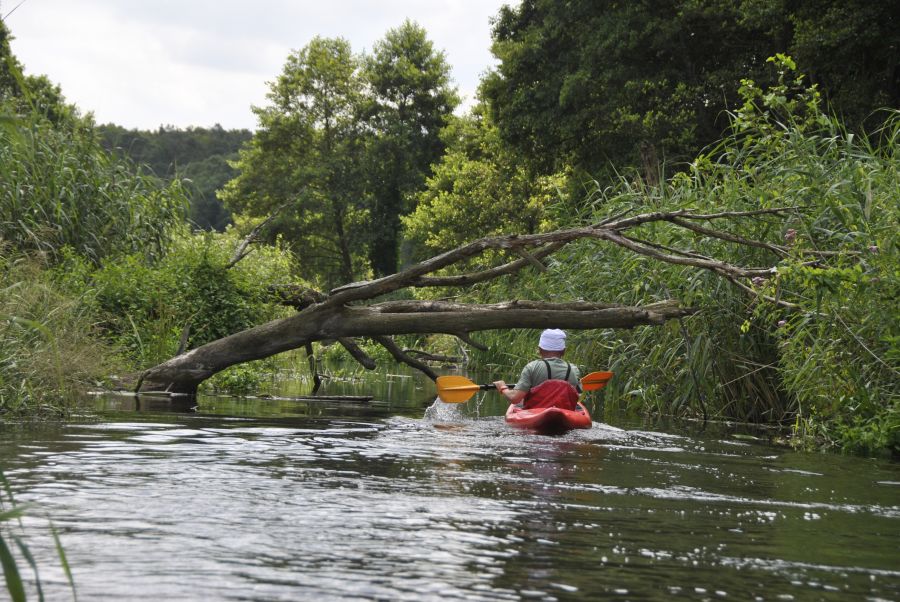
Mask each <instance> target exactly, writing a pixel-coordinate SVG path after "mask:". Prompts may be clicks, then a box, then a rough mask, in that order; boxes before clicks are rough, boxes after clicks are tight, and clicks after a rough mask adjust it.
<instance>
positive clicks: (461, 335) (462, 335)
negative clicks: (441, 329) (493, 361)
mask: <svg viewBox="0 0 900 602" xmlns="http://www.w3.org/2000/svg"><path fill="white" fill-rule="evenodd" d="M450 334H452V335H453V336H455V337H456V338H457V339H459V340H460V341H462V342H463V343H465V344H466V345H468V346H470V347H474V348H475V349H477V350H478V351H487V350H488V346H487V345H485V344H484V343H480V342H479V341H476V340H475V339H473V338H472V337H470V336H469V334H468V333H466V332H452V333H450Z"/></svg>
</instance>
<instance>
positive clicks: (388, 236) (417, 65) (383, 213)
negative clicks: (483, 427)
mask: <svg viewBox="0 0 900 602" xmlns="http://www.w3.org/2000/svg"><path fill="white" fill-rule="evenodd" d="M365 78H366V81H367V83H368V84H369V85H370V86H371V90H372V95H373V98H372V99H371V103H372V104H371V108H370V111H371V112H370V116H369V120H370V124H371V126H372V130H373V131H372V137H371V140H370V143H369V144H370V147H369V149H368V159H369V165H370V169H371V173H370V174H369V178H370V182H371V194H372V196H371V210H370V211H371V217H372V227H373V228H374V230H373V232H372V242H371V248H370V250H369V257H370V261H371V264H372V268H373V270H374V271H375V274H376V275H378V276H383V275H387V274H392V273H394V271H395V270H396V269H397V262H398V241H399V238H400V229H401V226H400V217H401V216H402V215H405V214H407V213H409V212H410V211H411V210H412V209H413V206H414V201H413V195H414V193H416V192H417V191H418V190H420V189H421V188H422V186H423V185H424V183H425V178H426V177H427V176H428V175H429V174H430V173H431V165H432V163H435V162H436V161H437V160H438V159H439V158H440V157H441V155H442V154H443V152H444V143H443V141H442V140H441V137H440V130H441V128H443V127H444V126H445V125H446V124H447V121H448V118H449V117H450V115H451V114H452V113H453V110H454V109H455V108H456V106H457V105H458V104H459V98H458V97H457V94H456V89H455V88H454V87H453V86H451V85H450V66H449V65H448V64H447V62H446V59H445V57H444V53H443V52H435V50H434V46H433V45H432V43H431V42H430V41H429V40H428V38H427V35H426V32H425V30H424V29H423V28H421V27H420V26H418V25H416V24H415V23H413V22H411V21H406V22H404V23H403V24H402V25H401V26H400V27H397V28H396V29H391V30H389V31H388V32H387V34H386V35H385V37H384V39H383V40H381V41H379V42H377V43H376V44H375V49H374V53H373V54H372V55H371V56H368V57H366V61H365Z"/></svg>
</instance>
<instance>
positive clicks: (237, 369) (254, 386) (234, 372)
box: [203, 360, 274, 396]
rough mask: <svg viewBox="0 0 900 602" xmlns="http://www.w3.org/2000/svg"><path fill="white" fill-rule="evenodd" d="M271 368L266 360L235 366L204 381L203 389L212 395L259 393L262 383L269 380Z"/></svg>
mask: <svg viewBox="0 0 900 602" xmlns="http://www.w3.org/2000/svg"><path fill="white" fill-rule="evenodd" d="M273 368H274V367H273V364H272V362H271V361H266V360H264V361H260V362H247V363H245V364H236V365H234V366H231V367H229V368H226V369H225V370H222V371H221V372H218V373H217V374H216V375H215V376H213V377H212V378H210V379H209V380H207V381H205V382H204V383H203V387H204V389H205V390H207V391H210V392H212V393H226V394H229V395H239V396H243V395H248V394H250V393H259V391H260V389H261V388H262V385H263V384H264V382H265V381H266V380H268V379H270V378H271V374H272V372H273Z"/></svg>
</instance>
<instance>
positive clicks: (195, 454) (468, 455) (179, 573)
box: [0, 378, 900, 600]
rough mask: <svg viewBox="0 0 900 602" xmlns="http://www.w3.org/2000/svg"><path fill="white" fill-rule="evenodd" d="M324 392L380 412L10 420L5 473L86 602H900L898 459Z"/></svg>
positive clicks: (414, 396)
mask: <svg viewBox="0 0 900 602" xmlns="http://www.w3.org/2000/svg"><path fill="white" fill-rule="evenodd" d="M385 386H386V385H385ZM326 393H327V394H331V395H350V394H356V395H361V394H363V395H369V394H371V395H372V396H373V397H374V399H373V400H372V401H371V402H369V403H342V402H319V401H313V402H310V401H300V400H295V399H239V398H224V397H201V398H198V399H197V400H196V403H195V404H193V405H191V406H190V407H185V405H184V404H180V405H179V404H175V405H172V404H170V403H169V402H167V401H164V400H155V401H150V402H147V403H144V400H141V402H140V404H137V405H136V404H135V403H134V400H133V399H130V398H123V397H108V398H99V399H97V400H95V401H94V408H95V411H96V412H98V413H99V416H100V419H99V420H93V421H90V422H83V423H75V424H66V425H54V426H47V425H44V426H41V425H31V426H18V427H11V426H4V427H0V433H2V438H0V462H2V465H3V467H4V470H5V472H6V474H7V475H8V476H9V477H10V480H11V482H12V483H13V487H14V488H15V493H16V498H17V499H18V500H19V501H20V502H28V503H31V504H33V505H34V506H33V507H36V508H41V512H42V513H45V514H46V515H49V516H50V517H52V519H53V521H54V523H55V524H56V525H57V528H58V529H59V530H60V532H61V537H62V541H63V544H64V545H65V547H66V551H67V555H68V557H69V561H70V563H71V565H72V567H73V572H74V576H75V582H76V585H77V586H78V588H79V597H80V598H82V599H86V600H136V599H148V600H149V599H154V600H156V599H166V600H197V599H215V600H229V599H234V600H279V599H315V600H522V599H538V600H574V599H584V600H594V599H603V598H607V597H612V598H615V599H621V600H650V599H664V598H669V597H675V598H682V599H695V600H706V599H729V598H730V599H741V600H745V599H747V600H753V599H760V600H776V599H777V600H849V599H860V600H865V599H870V600H892V599H898V598H900V571H898V568H897V558H898V545H897V537H896V536H897V534H898V532H900V529H898V526H900V495H898V494H900V470H898V465H897V464H896V463H892V462H888V461H881V460H871V459H862V458H851V457H841V456H825V455H816V454H805V453H798V452H794V451H791V450H788V449H785V448H782V447H773V446H771V445H769V444H767V443H766V442H765V441H764V440H755V439H752V438H749V439H748V438H740V439H738V438H735V437H734V436H733V435H734V432H733V428H726V427H722V426H716V425H710V426H708V427H707V428H706V430H704V431H702V432H700V431H699V430H698V429H697V428H696V427H695V425H687V427H686V428H682V427H679V426H678V425H672V426H670V427H667V428H666V429H665V430H662V429H659V428H656V427H650V428H648V427H647V426H646V425H643V424H641V423H640V422H635V421H627V420H622V421H616V422H615V424H603V423H596V424H595V425H594V427H593V428H591V429H588V430H581V431H572V432H569V433H567V434H565V435H561V436H555V437H546V436H540V435H533V434H529V433H524V432H521V431H516V430H513V429H510V428H508V427H507V425H506V424H505V423H504V420H503V417H502V414H503V411H504V409H505V406H504V405H503V404H501V403H500V400H499V399H498V398H497V396H496V395H491V394H479V395H478V396H476V397H475V398H474V399H472V400H470V401H469V402H468V403H466V404H443V403H441V402H440V401H438V400H436V399H435V397H434V395H435V392H434V388H433V386H432V385H431V384H430V382H429V381H424V382H422V381H417V380H416V379H415V378H397V379H395V381H394V382H392V383H391V384H390V390H389V391H387V390H386V389H385V390H381V391H375V389H374V388H372V387H371V386H370V385H369V384H366V383H362V384H360V383H355V386H354V383H349V384H346V383H345V384H341V385H340V386H339V387H334V388H329V389H328V390H327V391H326ZM285 397H288V395H285ZM27 526H28V525H26V527H27ZM28 531H29V530H28V529H27V528H26V533H27V532H28ZM28 543H29V547H30V548H31V549H32V551H33V552H34V553H35V554H36V556H37V560H38V563H39V564H40V565H41V566H44V565H46V566H47V569H46V570H42V574H41V576H42V581H44V582H45V593H47V596H48V599H66V595H67V590H66V587H67V585H66V581H65V579H64V577H63V576H62V574H61V571H59V570H56V569H55V568H54V563H53V561H52V558H53V553H54V552H53V545H52V542H49V541H45V540H42V539H41V538H40V537H36V538H34V540H33V541H29V542H28Z"/></svg>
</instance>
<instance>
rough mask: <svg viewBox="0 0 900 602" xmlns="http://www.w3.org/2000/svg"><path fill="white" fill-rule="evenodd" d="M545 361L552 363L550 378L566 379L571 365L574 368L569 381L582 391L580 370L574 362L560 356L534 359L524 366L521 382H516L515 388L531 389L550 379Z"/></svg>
mask: <svg viewBox="0 0 900 602" xmlns="http://www.w3.org/2000/svg"><path fill="white" fill-rule="evenodd" d="M545 361H546V362H547V363H549V364H550V378H555V379H559V380H565V379H566V370H568V369H569V366H571V367H572V370H571V372H569V382H570V383H571V384H572V386H574V387H575V388H576V389H578V392H579V393H580V392H581V382H580V379H581V374H580V373H579V372H578V368H577V367H576V366H575V365H574V364H570V363H569V362H567V361H566V360H564V359H562V358H560V357H550V358H547V359H546V360H534V361H533V362H528V363H527V364H526V365H525V367H524V368H522V374H521V375H520V376H519V382H517V383H516V386H514V387H513V389H516V390H517V391H530V390H531V389H532V388H534V387H536V386H538V385H539V384H541V383H542V382H544V381H545V380H549V379H548V378H547V364H545V363H544V362H545Z"/></svg>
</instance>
